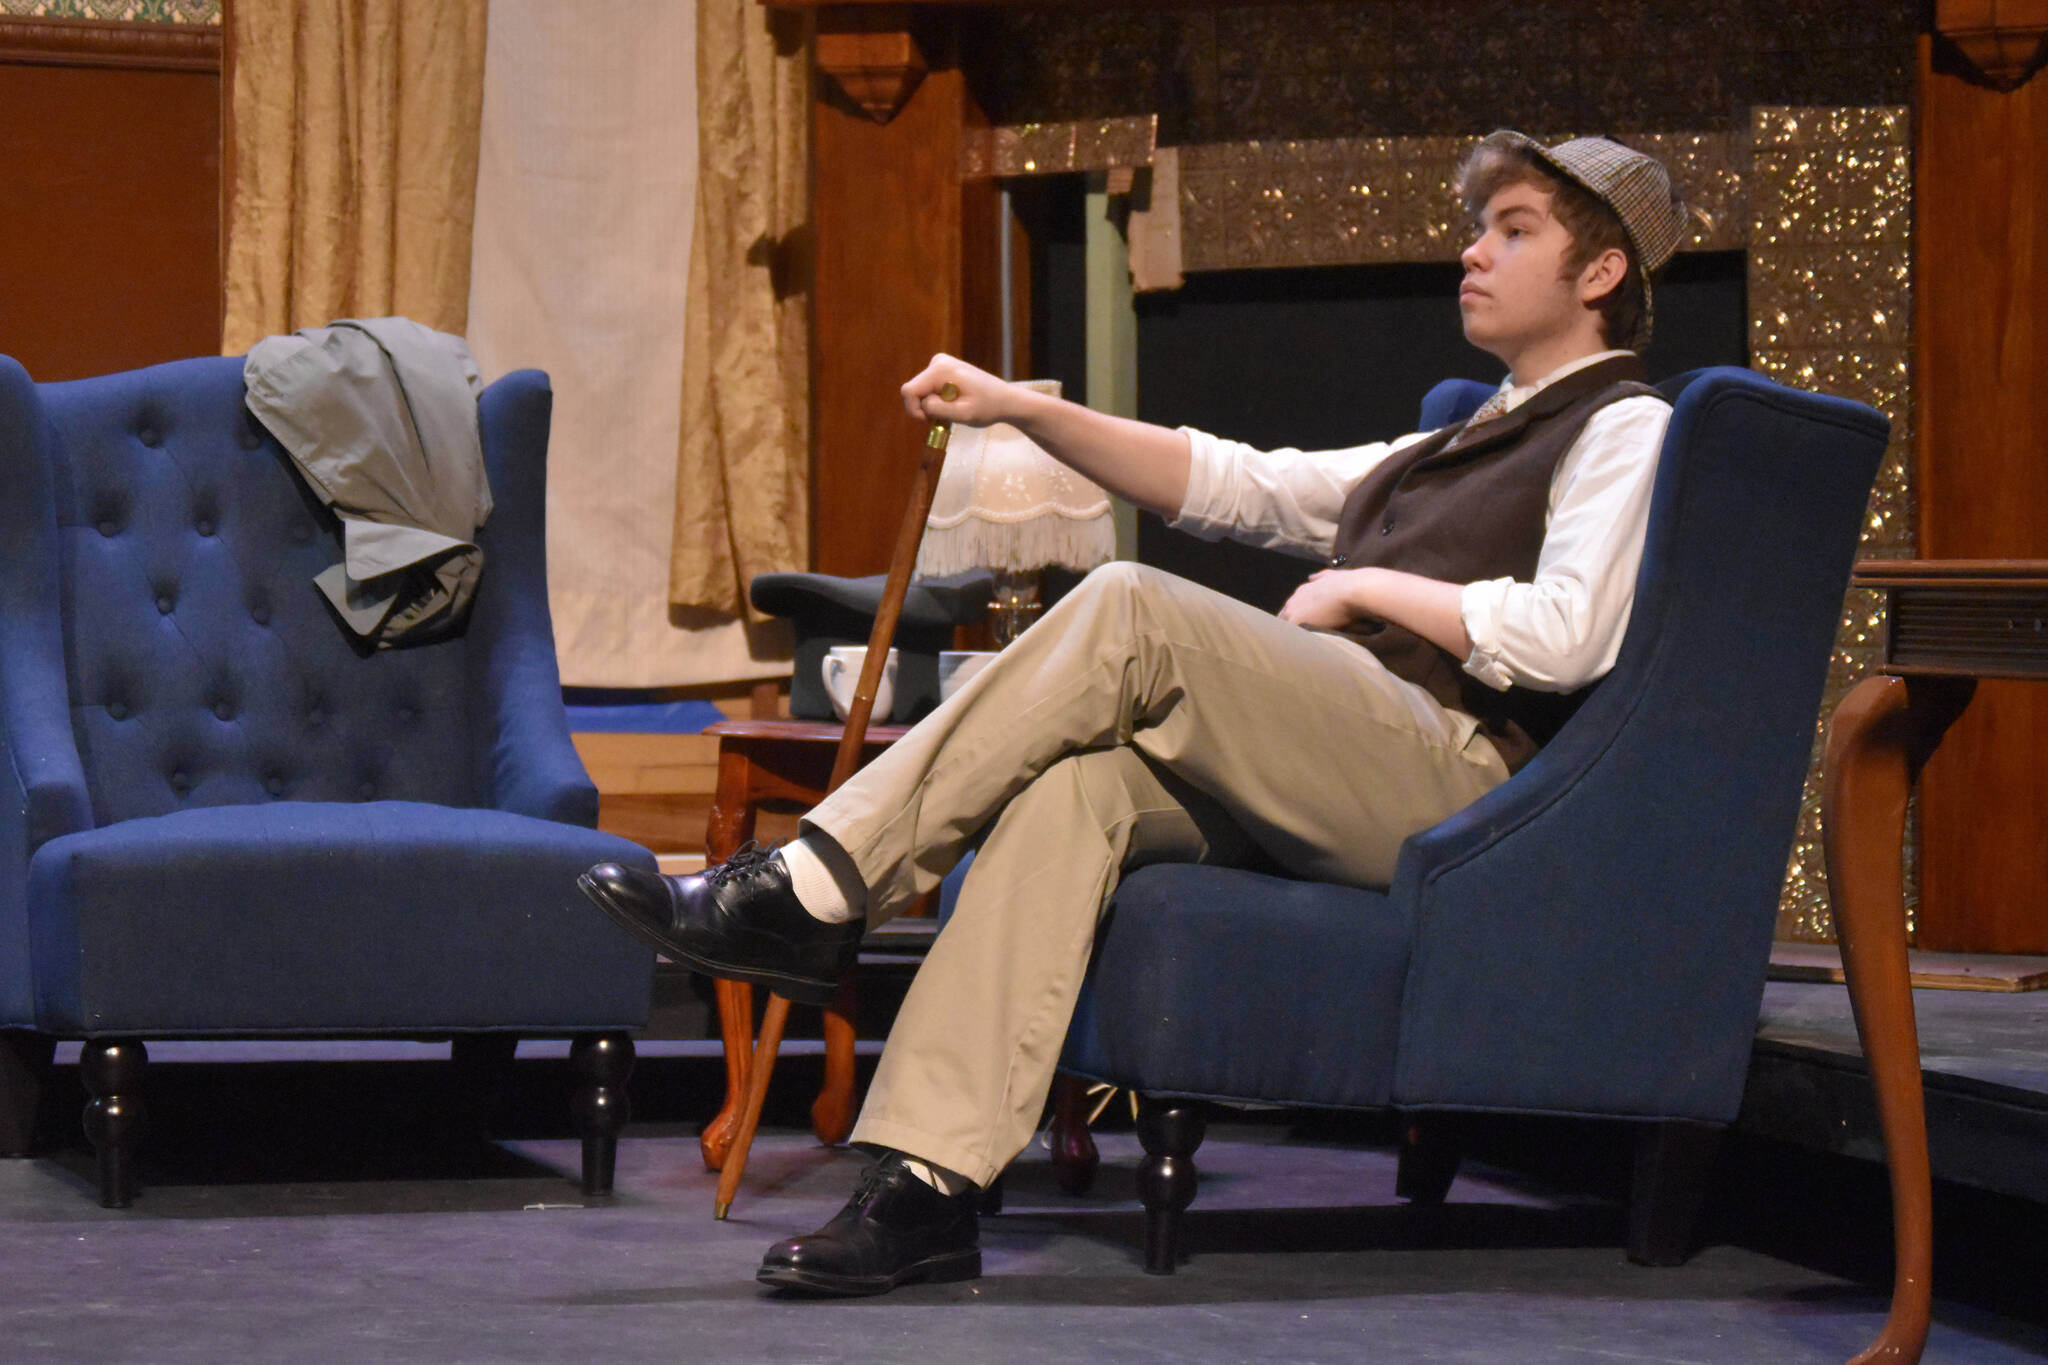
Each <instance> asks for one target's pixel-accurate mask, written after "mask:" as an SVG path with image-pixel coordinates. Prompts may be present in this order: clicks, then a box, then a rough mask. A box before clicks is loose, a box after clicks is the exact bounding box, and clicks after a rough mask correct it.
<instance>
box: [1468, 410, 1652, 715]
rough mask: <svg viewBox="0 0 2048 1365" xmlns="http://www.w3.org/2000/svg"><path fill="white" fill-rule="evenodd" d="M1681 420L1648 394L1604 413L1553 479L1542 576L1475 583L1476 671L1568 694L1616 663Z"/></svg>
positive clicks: (1500, 683)
mask: <svg viewBox="0 0 2048 1365" xmlns="http://www.w3.org/2000/svg"><path fill="white" fill-rule="evenodd" d="M1670 420H1671V408H1670V405H1669V404H1667V403H1665V402H1663V401H1662V400H1661V399H1657V398H1651V397H1648V396H1641V397H1635V398H1624V399H1621V400H1620V401H1618V402H1615V403H1610V404H1609V405H1607V406H1606V407H1604V408H1602V409H1600V410H1599V411H1598V412H1596V413H1594V414H1593V417H1592V419H1591V420H1590V421H1588V422H1587V423H1586V427H1585V430H1584V431H1582V432H1581V433H1580V435H1579V439H1578V440H1577V441H1576V442H1574V443H1573V445H1572V448H1571V449H1570V450H1569V451H1567V452H1566V453H1565V457H1564V458H1563V459H1562V460H1560V461H1559V462H1558V468H1557V473H1556V475H1555V476H1554V477H1553V478H1552V480H1551V485H1550V510H1549V521H1548V525H1547V528H1546V530H1545V532H1544V537H1543V548H1542V550H1541V551H1540V552H1539V554H1538V556H1537V560H1536V573H1535V576H1534V578H1533V579H1532V580H1531V581H1529V582H1527V583H1522V582H1517V581H1516V580H1514V579H1509V578H1496V579H1487V580H1483V581H1480V582H1476V583H1468V584H1466V585H1465V587H1464V591H1463V593H1462V595H1461V598H1460V603H1459V605H1460V614H1461V615H1462V617H1463V620H1464V624H1465V633H1466V635H1467V636H1468V637H1470V639H1471V641H1472V653H1471V655H1470V656H1469V657H1468V658H1467V659H1466V660H1465V671H1466V672H1467V673H1470V674H1471V675H1472V676H1473V677H1475V678H1477V679H1479V680H1480V681H1481V682H1483V683H1485V684H1487V685H1488V686H1489V687H1492V688H1495V689H1497V690H1500V691H1505V690H1507V688H1509V687H1510V686H1515V685H1519V686H1522V687H1528V688H1534V689H1536V690H1538V691H1543V692H1569V691H1572V690H1573V689H1575V688H1578V687H1582V686H1584V685H1585V684H1587V683H1589V682H1592V681H1593V680H1594V679H1596V678H1599V677H1601V676H1602V675H1604V674H1605V673H1606V672H1607V670H1608V669H1610V668H1612V667H1613V666H1614V660H1615V657H1616V656H1617V655H1618V654H1619V653H1620V652H1621V639H1622V635H1623V634H1624V633H1625V632H1626V631H1627V629H1628V620H1629V613H1630V610H1631V608H1632V607H1633V606H1634V604H1635V588H1636V573H1637V570H1638V569H1639V568H1640V567H1641V565H1642V558H1643V537H1644V534H1645V532H1646V530H1647V529H1648V525H1649V516H1650V490H1651V486H1652V484H1653V483H1654V482H1655V479H1656V473H1657V453H1658V451H1659V449H1660V448H1661V447H1662V445H1663V440H1664V428H1665V426H1666V424H1667V423H1669V421H1670Z"/></svg>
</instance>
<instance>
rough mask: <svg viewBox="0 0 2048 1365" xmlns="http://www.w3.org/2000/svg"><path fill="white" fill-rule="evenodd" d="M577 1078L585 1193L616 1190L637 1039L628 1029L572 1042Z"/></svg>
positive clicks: (571, 1057) (630, 1111)
mask: <svg viewBox="0 0 2048 1365" xmlns="http://www.w3.org/2000/svg"><path fill="white" fill-rule="evenodd" d="M569 1069H570V1071H571V1072H573V1073H574V1074H575V1077H576V1098H575V1100H574V1102H573V1107H574V1111H575V1115H576V1132H577V1135H578V1136H579V1137H581V1138H582V1139H583V1193H584V1194H586V1195H589V1196H592V1197H596V1196H599V1195H607V1194H610V1193H611V1192H612V1179H613V1176H614V1175H615V1174H616V1172H617V1168H618V1155H619V1134H620V1132H621V1131H623V1130H624V1129H625V1126H626V1122H627V1120H628V1119H630V1118H632V1116H633V1105H632V1102H631V1101H630V1100H629V1099H628V1098H627V1096H626V1081H627V1079H628V1078H630V1077H631V1076H632V1074H633V1040H632V1039H631V1038H630V1037H628V1036H627V1035H626V1034H624V1033H586V1034H583V1035H581V1036H580V1037H578V1038H577V1039H576V1041H575V1042H573V1043H571V1044H570V1045H569Z"/></svg>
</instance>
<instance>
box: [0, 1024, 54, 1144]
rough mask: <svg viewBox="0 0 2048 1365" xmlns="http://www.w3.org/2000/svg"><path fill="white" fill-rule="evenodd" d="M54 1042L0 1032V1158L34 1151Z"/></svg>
mask: <svg viewBox="0 0 2048 1365" xmlns="http://www.w3.org/2000/svg"><path fill="white" fill-rule="evenodd" d="M56 1050H57V1040H56V1039H55V1038H52V1037H49V1036H48V1035H47V1034H42V1033H31V1032H29V1031H27V1030H26V1029H5V1030H0V1156H27V1155H29V1153H31V1152H33V1151H34V1150H35V1145H36V1119H37V1117H38V1116H39V1115H40V1114H41V1112H42V1100H43V1085H44V1082H45V1081H47V1080H48V1078H49V1075H50V1058H51V1056H52V1055H53V1054H54V1053H55V1052H56Z"/></svg>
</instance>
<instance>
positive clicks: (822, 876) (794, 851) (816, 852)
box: [778, 834, 868, 924]
mask: <svg viewBox="0 0 2048 1365" xmlns="http://www.w3.org/2000/svg"><path fill="white" fill-rule="evenodd" d="M778 852H780V853H781V855H782V865H783V866H784V867H786V868H788V869H789V886H790V890H792V891H794V892H796V899H797V903H798V904H800V905H802V906H803V908H804V909H806V910H808V911H809V912H810V914H811V918H813V919H820V920H823V921H824V922H825V923H827V924H846V923H848V922H850V921H852V920H857V919H859V918H861V916H863V915H864V914H866V913H867V906H868V889H867V887H866V885H865V884H863V883H862V881H861V879H860V873H859V871H858V870H857V869H855V867H854V865H853V859H851V858H849V857H847V856H846V854H845V852H844V851H843V850H842V849H841V848H840V847H839V845H837V844H835V843H833V842H832V841H831V840H830V839H828V838H826V837H825V836H824V835H822V834H806V835H805V836H804V837H803V838H801V839H795V840H792V841H791V842H789V843H786V844H784V845H783V846H782V847H781V848H780V849H779V850H778Z"/></svg>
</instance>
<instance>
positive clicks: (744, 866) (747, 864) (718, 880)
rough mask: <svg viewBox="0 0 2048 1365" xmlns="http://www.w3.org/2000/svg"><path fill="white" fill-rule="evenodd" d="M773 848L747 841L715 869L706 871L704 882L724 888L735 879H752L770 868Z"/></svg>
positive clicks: (709, 868) (710, 868) (706, 869)
mask: <svg viewBox="0 0 2048 1365" xmlns="http://www.w3.org/2000/svg"><path fill="white" fill-rule="evenodd" d="M774 853H775V850H774V849H773V848H763V847H761V846H760V845H759V844H757V843H755V842H754V841H753V840H752V839H749V840H747V841H746V842H745V843H744V844H741V845H740V846H739V847H738V848H737V849H735V850H734V851H733V855H732V856H731V857H730V858H727V859H726V860H725V861H724V862H722V863H719V864H718V865H717V866H715V867H707V868H705V869H704V880H705V881H707V882H710V883H711V884H712V885H713V886H724V885H725V884H726V883H727V882H729V881H731V880H733V878H735V877H751V876H753V875H754V874H755V873H757V872H760V871H762V870H764V869H765V868H766V867H767V866H768V860H769V858H771V857H773V856H774Z"/></svg>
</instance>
